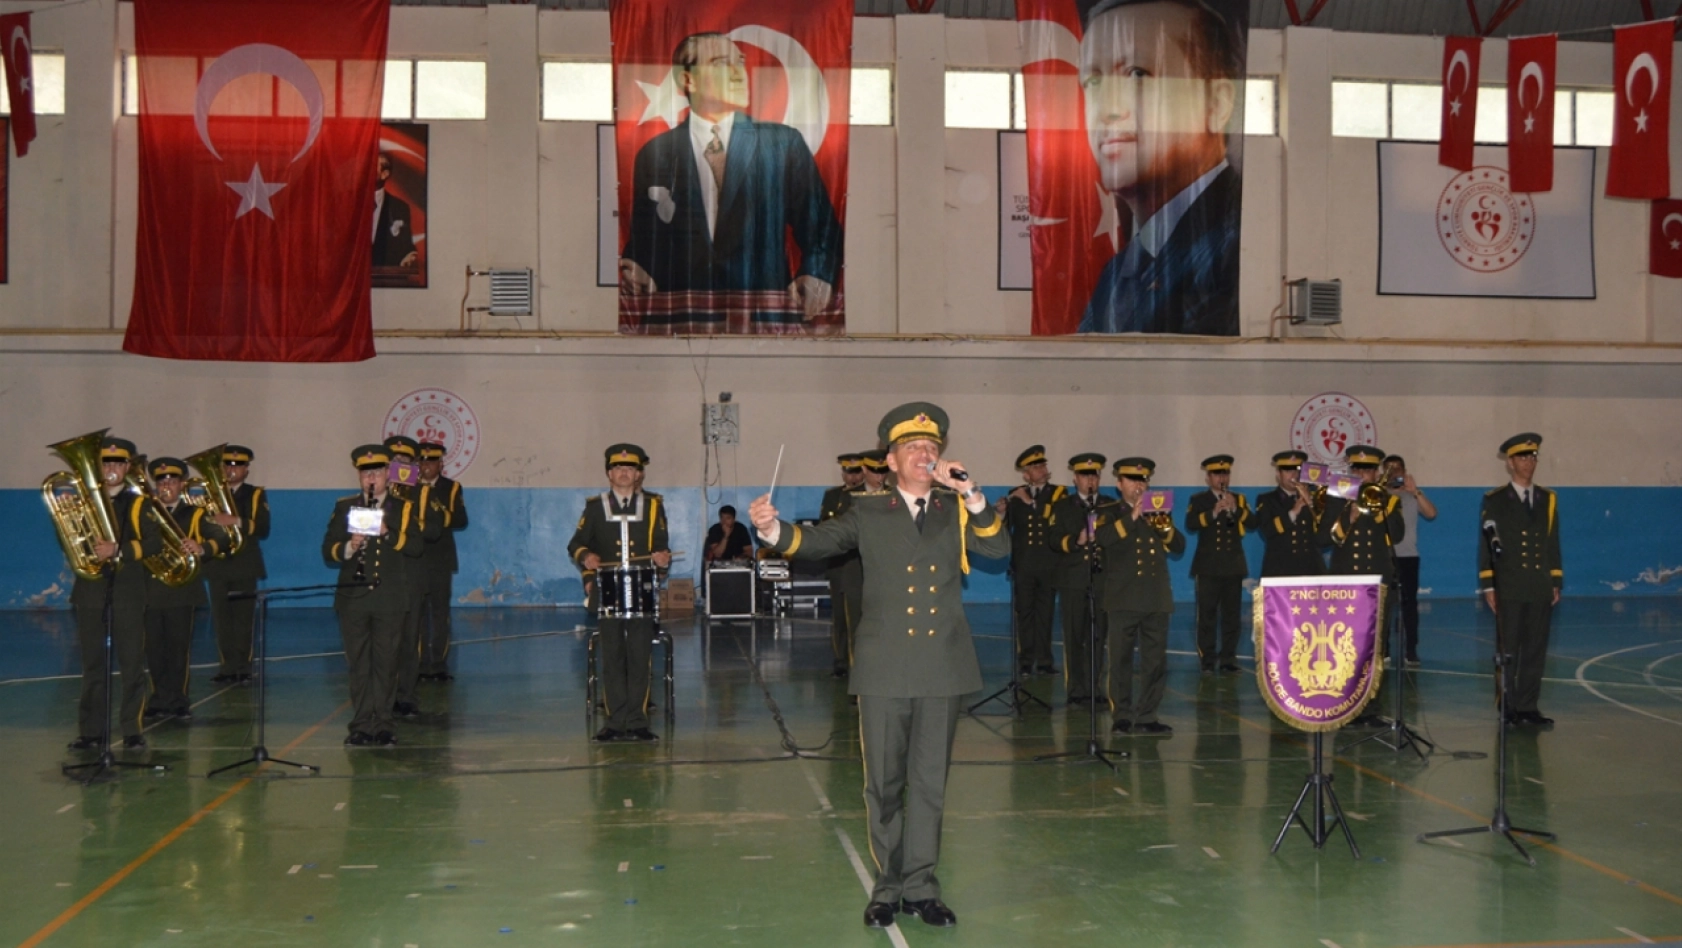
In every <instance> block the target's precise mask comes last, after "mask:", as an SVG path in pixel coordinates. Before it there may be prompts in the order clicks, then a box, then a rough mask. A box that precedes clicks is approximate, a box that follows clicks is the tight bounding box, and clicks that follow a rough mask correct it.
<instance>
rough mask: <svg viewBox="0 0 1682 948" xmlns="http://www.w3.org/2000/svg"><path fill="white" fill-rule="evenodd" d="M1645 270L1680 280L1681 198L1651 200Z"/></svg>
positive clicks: (1681, 257) (1681, 261)
mask: <svg viewBox="0 0 1682 948" xmlns="http://www.w3.org/2000/svg"><path fill="white" fill-rule="evenodd" d="M1647 272H1648V273H1651V274H1652V275H1654V276H1661V277H1671V278H1674V279H1678V280H1682V199H1679V198H1670V199H1668V200H1664V201H1654V202H1653V238H1652V245H1651V249H1650V250H1649V252H1648V257H1647Z"/></svg>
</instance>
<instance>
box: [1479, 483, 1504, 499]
mask: <svg viewBox="0 0 1682 948" xmlns="http://www.w3.org/2000/svg"><path fill="white" fill-rule="evenodd" d="M1506 489H1507V485H1506V484H1502V485H1501V486H1500V487H1497V488H1494V489H1492V490H1488V491H1485V492H1484V496H1485V497H1494V496H1495V495H1496V494H1499V493H1501V492H1502V491H1504V490H1506Z"/></svg>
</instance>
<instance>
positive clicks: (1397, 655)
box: [1339, 551, 1437, 760]
mask: <svg viewBox="0 0 1682 948" xmlns="http://www.w3.org/2000/svg"><path fill="white" fill-rule="evenodd" d="M1390 562H1391V563H1395V557H1394V551H1392V555H1391V560H1390ZM1384 591H1385V593H1386V594H1391V593H1394V595H1389V596H1388V600H1389V601H1388V602H1387V603H1386V604H1385V607H1384V609H1383V610H1382V612H1381V613H1380V614H1381V615H1382V616H1383V617H1384V621H1385V623H1387V625H1386V627H1385V630H1384V631H1385V632H1388V633H1391V639H1392V642H1391V645H1390V661H1391V662H1392V663H1393V665H1394V667H1393V668H1392V669H1391V670H1392V671H1393V672H1395V675H1396V680H1395V685H1394V688H1395V692H1396V700H1395V708H1396V713H1395V714H1393V715H1391V717H1390V718H1389V720H1387V721H1385V724H1384V727H1383V728H1382V729H1381V730H1377V731H1374V732H1372V733H1371V734H1368V735H1367V736H1366V737H1363V738H1361V739H1360V740H1357V741H1353V742H1351V743H1349V744H1346V745H1344V747H1343V748H1342V749H1341V750H1340V751H1339V753H1346V752H1347V751H1349V750H1350V749H1351V748H1354V747H1359V746H1360V745H1362V744H1365V743H1366V742H1368V741H1377V742H1379V743H1380V744H1383V745H1384V746H1385V747H1388V748H1390V749H1391V750H1395V751H1400V750H1401V749H1403V748H1404V747H1405V748H1408V749H1410V750H1412V751H1413V752H1414V753H1415V754H1418V755H1419V759H1420V760H1424V759H1425V756H1426V755H1425V751H1423V750H1421V749H1420V747H1419V745H1421V744H1424V745H1425V746H1426V747H1429V748H1430V749H1431V750H1433V751H1434V750H1436V749H1437V745H1435V744H1433V743H1431V742H1430V741H1429V740H1426V739H1425V738H1424V737H1423V736H1421V735H1420V734H1419V732H1418V731H1415V730H1414V729H1413V728H1411V727H1408V725H1407V721H1406V720H1405V719H1404V718H1403V717H1402V714H1403V711H1402V692H1403V691H1404V690H1405V689H1406V686H1407V672H1406V670H1405V668H1404V665H1405V655H1404V653H1405V652H1406V650H1407V630H1405V629H1403V628H1402V623H1401V622H1400V621H1395V620H1397V619H1398V618H1399V617H1398V615H1397V614H1398V613H1399V612H1400V611H1401V598H1402V597H1401V586H1400V585H1399V584H1392V585H1389V586H1386V587H1385V588H1384Z"/></svg>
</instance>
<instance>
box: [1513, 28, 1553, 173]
mask: <svg viewBox="0 0 1682 948" xmlns="http://www.w3.org/2000/svg"><path fill="white" fill-rule="evenodd" d="M1558 51H1559V37H1557V36H1553V35H1548V36H1529V37H1525V38H1524V39H1515V40H1510V41H1508V43H1507V168H1508V170H1509V171H1510V172H1511V173H1512V181H1511V182H1510V185H1509V186H1510V187H1511V188H1512V189H1513V190H1514V191H1522V192H1528V193H1536V192H1541V191H1552V190H1553V189H1554V61H1555V59H1556V58H1557V55H1558Z"/></svg>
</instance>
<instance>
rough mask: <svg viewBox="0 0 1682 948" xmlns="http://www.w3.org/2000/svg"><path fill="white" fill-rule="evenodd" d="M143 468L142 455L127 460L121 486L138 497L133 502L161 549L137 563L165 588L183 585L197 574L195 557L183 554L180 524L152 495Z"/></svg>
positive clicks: (144, 466)
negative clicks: (153, 528) (154, 529)
mask: <svg viewBox="0 0 1682 948" xmlns="http://www.w3.org/2000/svg"><path fill="white" fill-rule="evenodd" d="M145 468H146V456H145V455H144V454H141V455H137V456H135V457H134V458H133V459H132V460H130V461H129V465H128V477H127V478H125V480H124V483H126V484H128V488H129V490H132V491H134V492H135V493H136V494H138V495H140V499H139V500H138V501H137V503H139V504H140V509H141V516H143V517H145V518H146V519H148V520H150V521H152V522H153V523H154V524H156V525H157V527H158V532H159V533H160V534H162V535H163V544H164V548H163V549H162V550H160V551H158V552H157V553H154V554H152V555H151V556H148V557H144V558H142V559H141V561H140V562H141V563H143V564H145V566H146V569H147V570H148V571H149V572H150V573H151V574H152V575H153V576H156V577H157V578H158V581H159V582H161V583H163V584H164V585H165V586H185V585H187V584H188V583H190V582H192V581H193V579H194V578H195V577H197V576H198V575H199V558H198V557H197V556H194V555H193V554H192V553H189V552H188V551H187V545H186V544H187V535H186V534H185V533H182V532H181V525H180V524H178V523H176V522H175V518H174V517H171V516H170V515H169V511H167V510H165V509H164V508H163V505H162V504H159V503H158V501H157V498H156V497H155V496H154V495H153V494H152V484H151V482H150V481H148V480H146V475H145V474H143V473H141V471H144V470H145Z"/></svg>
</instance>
